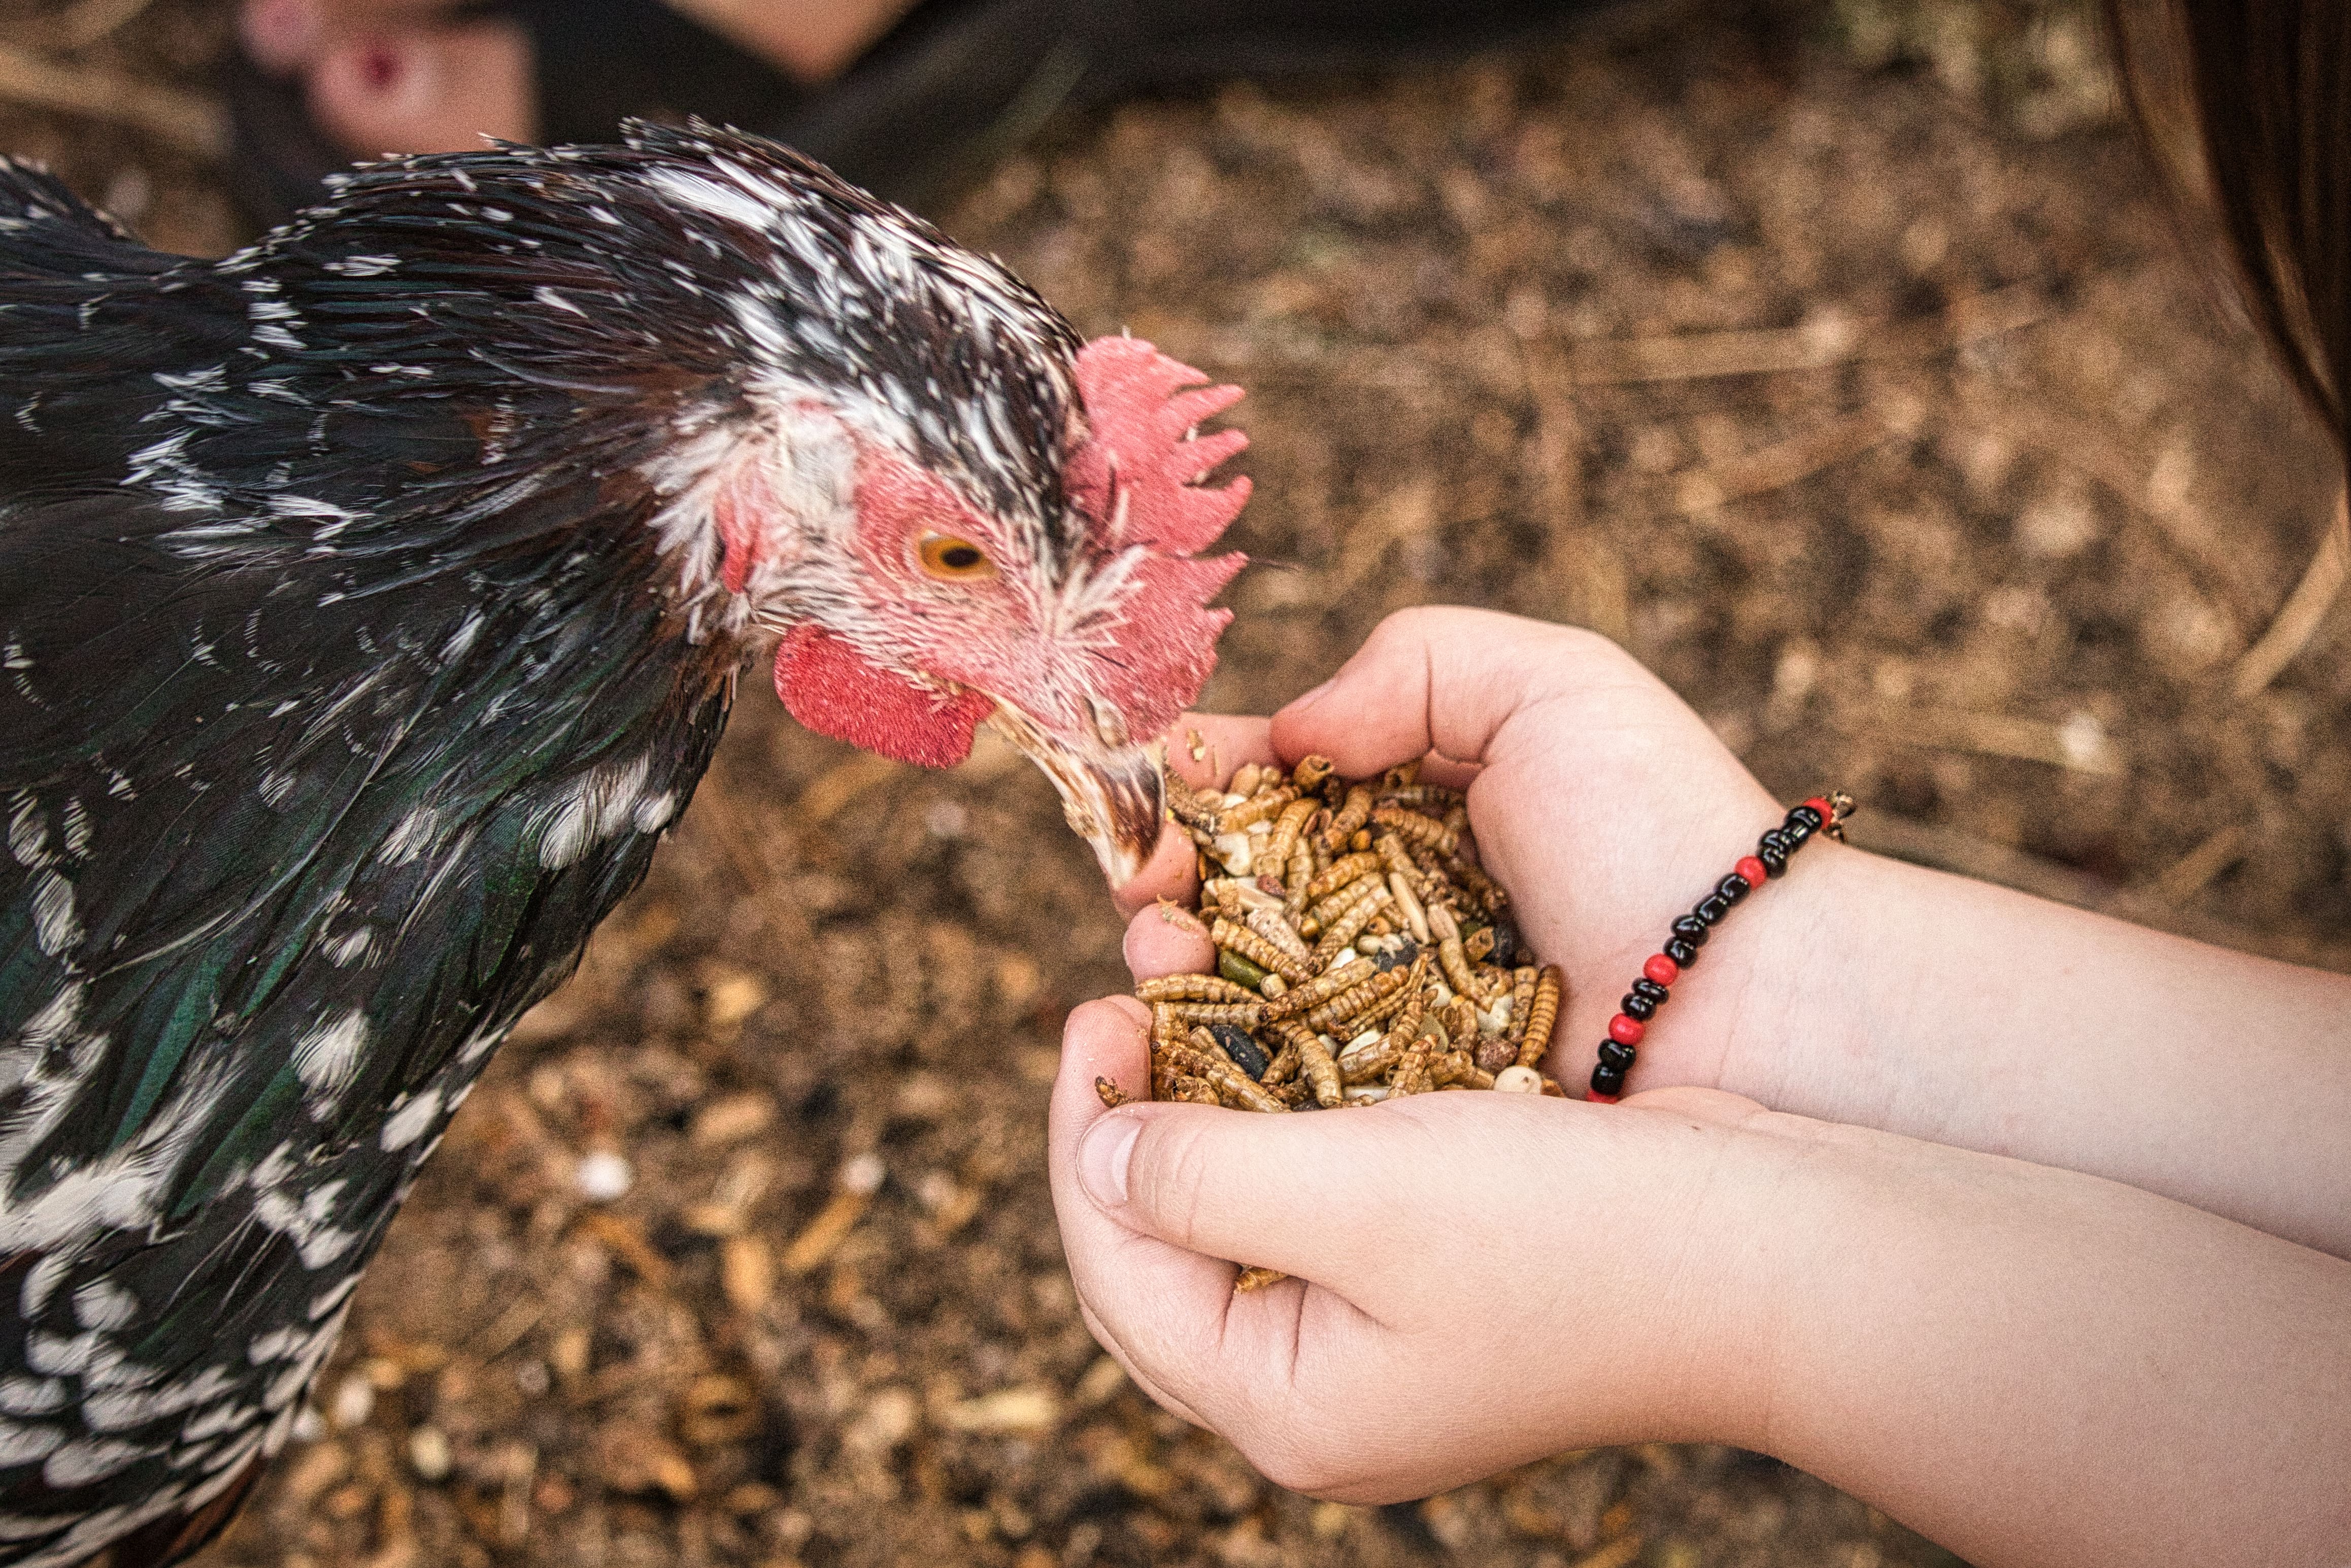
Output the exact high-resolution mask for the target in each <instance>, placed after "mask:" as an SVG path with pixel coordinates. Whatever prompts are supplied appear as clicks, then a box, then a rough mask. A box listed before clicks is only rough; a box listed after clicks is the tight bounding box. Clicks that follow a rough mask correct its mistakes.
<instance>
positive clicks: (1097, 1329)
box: [1078, 1296, 1207, 1427]
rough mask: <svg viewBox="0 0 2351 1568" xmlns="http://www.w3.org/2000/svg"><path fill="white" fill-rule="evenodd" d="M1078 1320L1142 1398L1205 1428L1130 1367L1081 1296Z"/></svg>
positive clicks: (1123, 1350) (1141, 1372)
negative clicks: (1138, 1390) (1117, 1365)
mask: <svg viewBox="0 0 2351 1568" xmlns="http://www.w3.org/2000/svg"><path fill="white" fill-rule="evenodd" d="M1078 1321H1079V1322H1082V1323H1084V1324H1085V1325H1086V1332H1087V1333H1090V1334H1092V1335H1093V1336H1094V1343H1096V1344H1098V1345H1100V1346H1102V1354H1104V1355H1107V1356H1109V1357H1110V1358H1111V1359H1112V1360H1113V1361H1114V1362H1116V1363H1118V1364H1119V1370H1120V1371H1122V1372H1123V1373H1125V1374H1126V1376H1127V1381H1129V1382H1131V1383H1133V1384H1134V1385H1135V1386H1136V1387H1137V1388H1140V1389H1141V1390H1143V1394H1144V1398H1146V1399H1149V1400H1150V1401H1151V1402H1152V1403H1153V1404H1155V1405H1156V1406H1159V1407H1160V1408H1161V1409H1162V1410H1165V1411H1166V1412H1167V1413H1168V1414H1169V1415H1170V1416H1175V1417H1177V1418H1178V1419H1180V1420H1185V1421H1189V1422H1190V1423H1192V1425H1194V1426H1195V1427H1205V1426H1207V1422H1206V1421H1203V1420H1201V1419H1200V1417H1199V1416H1197V1415H1196V1414H1195V1413H1194V1411H1193V1409H1192V1407H1191V1406H1188V1405H1186V1404H1185V1403H1184V1402H1183V1401H1182V1400H1181V1399H1178V1398H1176V1397H1175V1396H1174V1395H1173V1394H1170V1393H1168V1392H1167V1390H1165V1388H1162V1387H1161V1386H1160V1385H1159V1384H1158V1382H1157V1380H1155V1378H1153V1377H1152V1375H1150V1374H1149V1373H1148V1372H1145V1371H1144V1370H1142V1369H1141V1368H1139V1367H1137V1366H1136V1365H1135V1364H1134V1361H1133V1359H1132V1358H1130V1357H1129V1356H1128V1355H1127V1354H1126V1348H1125V1347H1124V1346H1123V1345H1122V1344H1120V1343H1118V1340H1117V1339H1116V1338H1115V1337H1114V1336H1113V1334H1112V1333H1111V1332H1110V1330H1109V1329H1108V1328H1106V1327H1104V1326H1103V1323H1102V1319H1101V1318H1099V1317H1097V1316H1096V1315H1095V1314H1094V1310H1093V1308H1092V1307H1090V1306H1088V1305H1087V1304H1086V1301H1085V1298H1084V1297H1082V1296H1081V1297H1079V1298H1078Z"/></svg>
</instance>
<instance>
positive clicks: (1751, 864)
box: [1730, 855, 1770, 887]
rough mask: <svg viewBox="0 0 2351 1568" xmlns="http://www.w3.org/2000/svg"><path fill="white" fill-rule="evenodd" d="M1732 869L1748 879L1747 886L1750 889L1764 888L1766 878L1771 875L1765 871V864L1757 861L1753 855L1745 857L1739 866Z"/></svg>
mask: <svg viewBox="0 0 2351 1568" xmlns="http://www.w3.org/2000/svg"><path fill="white" fill-rule="evenodd" d="M1730 869H1731V870H1733V871H1735V872H1737V873H1739V874H1740V875H1741V876H1743V877H1745V878H1746V879H1747V885H1748V886H1750V887H1761V886H1762V885H1763V879H1764V877H1765V876H1767V875H1769V874H1770V873H1767V872H1765V871H1764V869H1763V862H1761V861H1759V860H1757V859H1756V858H1755V857H1754V856H1753V855H1748V856H1745V857H1743V858H1742V859H1741V860H1740V862H1739V863H1738V864H1737V865H1735V866H1732V867H1731V868H1730Z"/></svg>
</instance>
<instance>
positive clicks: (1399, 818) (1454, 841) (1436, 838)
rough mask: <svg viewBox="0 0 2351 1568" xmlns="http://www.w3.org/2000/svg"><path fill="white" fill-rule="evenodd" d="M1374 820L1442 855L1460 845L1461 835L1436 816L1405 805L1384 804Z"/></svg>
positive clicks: (1373, 814)
mask: <svg viewBox="0 0 2351 1568" xmlns="http://www.w3.org/2000/svg"><path fill="white" fill-rule="evenodd" d="M1372 821H1374V822H1376V823H1378V824H1379V825H1380V826H1381V827H1383V828H1385V829H1387V830H1388V831H1391V832H1394V833H1395V834H1396V835H1397V836H1398V837H1400V838H1404V839H1406V840H1409V841H1412V842H1414V843H1416V844H1426V846H1427V847H1428V848H1430V849H1432V850H1435V851H1436V852H1437V853H1438V854H1440V855H1449V854H1451V853H1452V852H1454V850H1455V849H1456V848H1457V847H1458V846H1459V844H1460V842H1461V836H1460V835H1459V834H1458V833H1457V832H1455V831H1453V830H1452V829H1451V828H1448V827H1447V826H1446V825H1445V824H1444V823H1442V822H1440V821H1437V819H1436V818H1434V817H1424V816H1422V815H1421V814H1420V813H1419V812H1418V811H1415V810H1408V809H1407V808H1405V807H1403V806H1382V807H1381V808H1379V810H1375V811H1374V812H1373V813H1372Z"/></svg>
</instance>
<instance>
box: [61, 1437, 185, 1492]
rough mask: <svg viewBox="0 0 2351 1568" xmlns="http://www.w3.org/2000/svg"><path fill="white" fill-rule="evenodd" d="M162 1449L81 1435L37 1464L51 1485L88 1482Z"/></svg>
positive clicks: (86, 1483) (128, 1465)
mask: <svg viewBox="0 0 2351 1568" xmlns="http://www.w3.org/2000/svg"><path fill="white" fill-rule="evenodd" d="M162 1451H163V1450H162V1449H161V1448H149V1447H147V1446H146V1445H144V1444H141V1443H125V1442H121V1441H120V1440H118V1439H116V1438H113V1437H96V1438H84V1439H83V1440H82V1441H80V1442H78V1443H68V1445H66V1446H65V1447H64V1448H59V1449H58V1450H57V1452H56V1453H54V1454H51V1455H50V1456H49V1458H48V1462H47V1463H46V1464H44V1465H43V1466H42V1467H41V1479H43V1480H45V1481H47V1482H48V1483H49V1485H51V1486H53V1487H60V1488H63V1487H78V1486H88V1485H89V1483H90V1482H92V1481H98V1480H104V1479H106V1478H107V1477H109V1476H110V1475H114V1474H116V1473H118V1472H119V1471H122V1470H127V1469H130V1468H131V1466H132V1465H135V1464H137V1463H138V1462H139V1461H140V1460H141V1459H144V1458H150V1457H152V1456H153V1455H156V1454H160V1453H162Z"/></svg>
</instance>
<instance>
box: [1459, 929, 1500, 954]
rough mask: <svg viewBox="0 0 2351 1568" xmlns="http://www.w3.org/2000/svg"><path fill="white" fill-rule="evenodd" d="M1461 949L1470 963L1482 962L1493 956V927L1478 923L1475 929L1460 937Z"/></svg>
mask: <svg viewBox="0 0 2351 1568" xmlns="http://www.w3.org/2000/svg"><path fill="white" fill-rule="evenodd" d="M1461 951H1462V953H1463V955H1464V956H1467V957H1468V960H1469V961H1470V962H1471V963H1473V964H1482V963H1484V962H1485V961H1486V960H1487V959H1488V958H1489V957H1491V956H1493V952H1494V928H1493V927H1492V926H1490V925H1480V926H1479V927H1478V929H1477V930H1475V931H1472V932H1471V933H1469V935H1468V936H1464V937H1463V938H1461Z"/></svg>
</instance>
